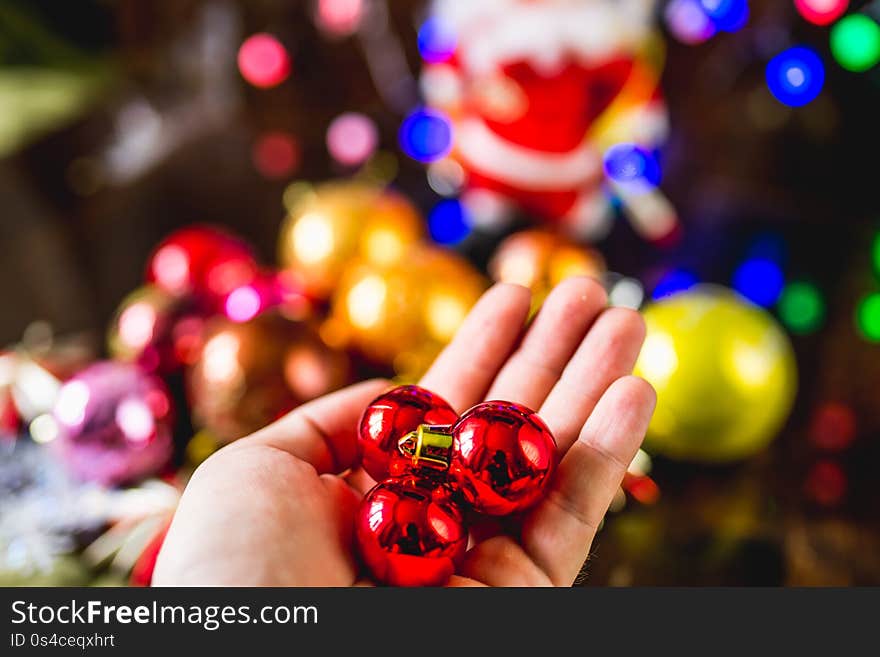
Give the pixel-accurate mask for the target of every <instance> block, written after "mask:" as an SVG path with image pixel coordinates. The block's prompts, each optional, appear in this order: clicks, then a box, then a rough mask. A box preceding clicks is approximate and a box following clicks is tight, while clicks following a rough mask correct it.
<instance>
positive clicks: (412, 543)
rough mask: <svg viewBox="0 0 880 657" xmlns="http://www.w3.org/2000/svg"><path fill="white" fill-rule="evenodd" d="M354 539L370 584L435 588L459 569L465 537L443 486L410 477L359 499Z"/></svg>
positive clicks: (380, 486) (387, 483) (459, 517)
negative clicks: (371, 578)
mask: <svg viewBox="0 0 880 657" xmlns="http://www.w3.org/2000/svg"><path fill="white" fill-rule="evenodd" d="M355 539H356V541H357V544H358V548H359V552H360V555H361V558H362V559H363V561H364V564H365V565H366V566H367V568H368V569H369V571H370V573H371V574H372V576H373V578H374V579H375V580H376V581H377V582H379V583H382V584H389V585H392V586H439V585H441V584H444V583H445V582H446V581H447V580H448V579H449V577H450V576H451V575H452V574H453V573H454V572H455V570H456V568H457V567H458V566H459V565H460V564H461V561H462V559H463V558H464V555H465V551H466V549H467V542H468V531H467V527H466V526H465V523H464V519H463V516H462V512H461V510H460V509H459V508H458V506H456V505H455V503H454V502H452V499H451V493H450V491H449V489H448V488H446V487H445V486H436V485H434V484H433V482H431V481H430V480H424V479H421V478H420V477H417V476H414V475H410V476H405V477H397V478H393V479H388V480H387V481H384V482H383V483H381V484H378V485H377V486H375V487H374V488H373V489H372V490H371V491H370V492H369V493H367V495H366V496H365V497H364V499H363V501H362V503H361V506H360V508H359V509H358V513H357V516H356V519H355Z"/></svg>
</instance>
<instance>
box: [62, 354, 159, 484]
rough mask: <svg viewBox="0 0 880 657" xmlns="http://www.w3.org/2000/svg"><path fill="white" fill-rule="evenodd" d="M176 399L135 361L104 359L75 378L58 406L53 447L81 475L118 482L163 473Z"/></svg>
mask: <svg viewBox="0 0 880 657" xmlns="http://www.w3.org/2000/svg"><path fill="white" fill-rule="evenodd" d="M171 410H172V409H171V397H170V395H169V393H168V390H167V389H166V388H165V386H164V384H163V383H162V381H161V380H160V379H159V378H158V377H155V376H153V375H150V374H147V373H145V372H143V371H141V370H140V369H139V368H137V367H136V366H134V365H131V364H127V363H117V362H113V361H102V362H98V363H95V364H93V365H91V366H89V367H87V368H86V369H85V370H83V371H81V372H79V373H78V374H76V375H75V376H73V377H72V378H70V379H69V380H68V381H67V382H65V384H64V385H63V386H62V387H61V390H60V391H59V393H58V397H57V399H56V401H55V407H54V409H53V418H54V421H55V423H56V425H57V430H58V436H57V438H56V439H55V440H54V441H53V443H52V445H53V447H54V448H56V449H57V450H58V454H59V455H60V457H61V459H62V461H63V462H64V463H65V465H66V466H67V467H68V468H69V469H70V471H71V472H72V473H73V474H74V475H76V476H77V477H79V478H81V479H84V480H89V481H97V482H98V483H101V484H104V485H117V484H123V483H129V482H132V481H136V480H138V479H142V478H143V477H146V476H149V475H152V474H155V473H157V472H158V471H159V470H160V469H161V468H162V467H163V466H164V465H165V464H166V463H167V462H168V459H169V457H170V456H171V450H172V442H171V438H172V434H171V427H172V412H171Z"/></svg>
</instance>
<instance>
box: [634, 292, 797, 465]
mask: <svg viewBox="0 0 880 657" xmlns="http://www.w3.org/2000/svg"><path fill="white" fill-rule="evenodd" d="M644 317H645V322H646V324H647V329H648V330H647V338H646V339H645V344H644V347H643V348H642V352H641V355H640V356H639V360H638V363H637V364H636V369H635V374H637V375H639V376H642V377H644V378H645V379H647V380H648V381H649V382H650V383H651V384H652V385H653V386H654V389H655V390H656V391H657V409H656V411H655V412H654V417H653V419H652V420H651V425H650V428H649V430H648V438H647V441H646V443H645V445H646V449H647V450H648V451H654V452H655V453H660V454H663V455H665V456H669V457H671V458H676V459H682V460H691V461H708V462H723V461H733V460H737V459H742V458H746V457H749V456H752V455H753V454H756V453H757V452H760V451H761V450H763V449H764V448H765V447H766V446H767V445H768V444H769V443H770V442H771V441H772V440H773V438H774V437H775V436H776V434H777V432H778V431H779V429H780V428H781V427H782V425H783V423H784V422H785V420H786V418H787V417H788V414H789V412H790V411H791V408H792V404H793V402H794V397H795V392H796V387H797V366H796V362H795V357H794V351H793V349H792V346H791V343H790V341H789V339H788V337H787V335H786V334H785V332H784V331H783V330H782V329H781V328H780V327H779V325H778V324H777V322H776V321H775V320H774V319H773V317H772V316H771V315H770V314H769V313H767V312H766V311H764V310H763V309H762V308H759V307H758V306H755V305H753V304H751V303H750V302H748V301H746V300H745V299H744V298H743V297H740V296H738V295H737V294H735V293H734V292H732V291H731V290H728V289H726V288H722V287H717V286H698V287H696V288H692V289H691V290H689V291H687V292H682V293H679V294H675V295H673V296H670V297H666V298H664V299H662V300H660V301H658V302H656V303H654V304H652V305H650V306H648V308H646V309H645V311H644Z"/></svg>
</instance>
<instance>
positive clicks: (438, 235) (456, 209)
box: [428, 199, 471, 245]
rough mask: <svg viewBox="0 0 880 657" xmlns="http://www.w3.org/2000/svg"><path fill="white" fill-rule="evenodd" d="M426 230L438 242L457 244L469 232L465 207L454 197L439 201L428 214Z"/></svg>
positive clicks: (469, 223) (469, 226)
mask: <svg viewBox="0 0 880 657" xmlns="http://www.w3.org/2000/svg"><path fill="white" fill-rule="evenodd" d="M428 231H429V232H430V233H431V239H433V240H434V241H435V242H437V243H438V244H449V245H454V244H458V243H459V242H461V241H462V240H463V239H464V238H466V237H467V236H468V235H470V234H471V222H470V218H469V217H468V213H467V209H466V208H465V207H464V205H462V203H461V202H460V201H458V200H456V199H444V200H442V201H440V202H439V203H437V205H435V206H434V209H433V210H431V213H430V214H429V215H428Z"/></svg>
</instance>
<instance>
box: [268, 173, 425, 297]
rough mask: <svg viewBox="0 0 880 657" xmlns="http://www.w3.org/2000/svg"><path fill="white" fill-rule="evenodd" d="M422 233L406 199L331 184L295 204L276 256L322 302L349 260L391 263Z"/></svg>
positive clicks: (361, 186)
mask: <svg viewBox="0 0 880 657" xmlns="http://www.w3.org/2000/svg"><path fill="white" fill-rule="evenodd" d="M422 233H423V229H422V218H421V216H420V215H419V212H418V210H416V208H415V207H414V206H413V205H412V203H410V202H409V201H408V200H407V199H406V198H404V197H403V196H401V195H399V194H396V193H394V192H390V191H387V190H383V189H382V188H380V187H377V186H373V185H367V184H365V183H359V182H335V183H327V184H323V185H319V186H317V187H315V188H312V189H308V190H306V191H303V192H302V193H301V194H300V196H299V197H298V198H297V199H296V200H295V201H294V202H293V204H292V206H291V208H290V211H289V213H288V216H287V219H286V220H285V222H284V224H283V226H282V227H281V234H280V235H279V238H278V258H279V262H280V264H281V266H282V267H283V268H284V269H285V270H287V271H289V272H291V274H292V275H295V276H296V277H298V279H299V280H300V282H301V283H302V285H303V287H304V290H305V292H306V293H307V294H308V295H310V296H313V297H316V298H320V299H323V298H326V297H328V296H330V294H331V293H332V292H333V290H334V289H336V287H337V285H338V284H339V280H340V278H341V277H342V274H343V271H344V270H345V268H346V266H347V264H348V263H349V262H350V261H351V260H355V259H360V260H363V261H364V262H367V263H370V264H372V265H376V266H388V265H392V264H394V263H396V262H397V261H398V260H400V259H401V258H402V257H403V255H404V253H405V252H406V250H407V249H408V247H409V246H410V245H412V244H413V243H415V242H417V241H418V240H419V239H421V237H422Z"/></svg>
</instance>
